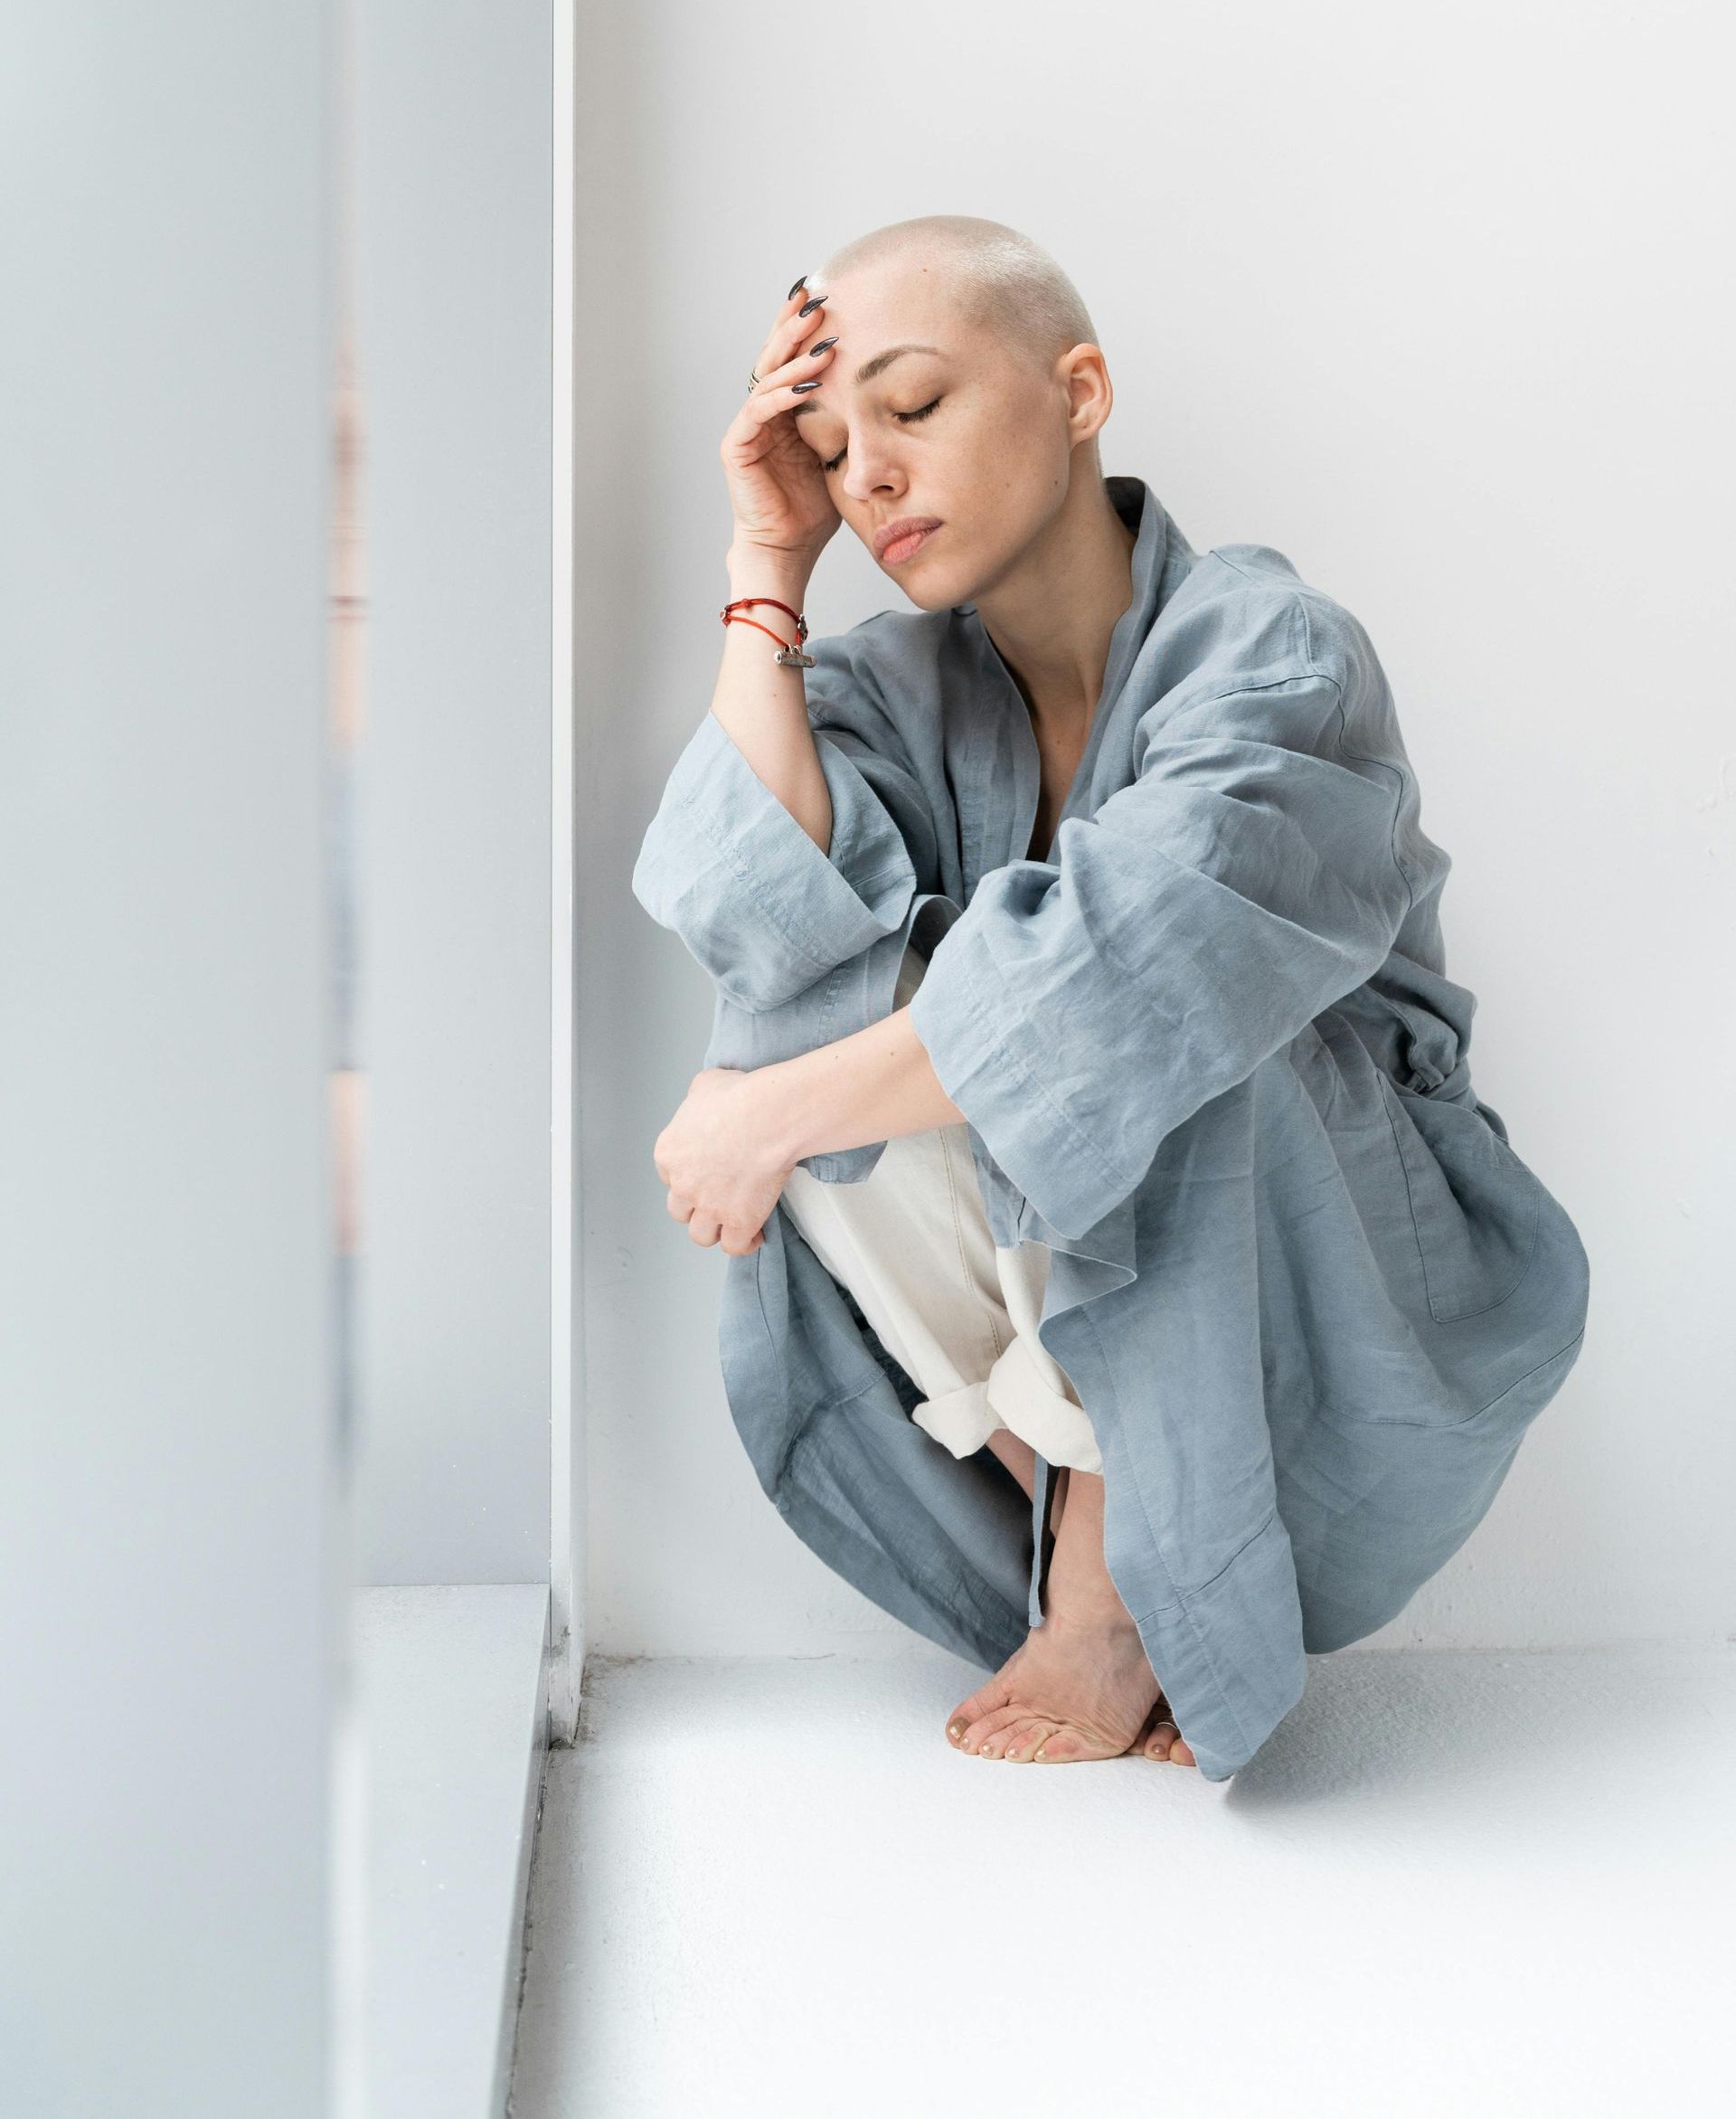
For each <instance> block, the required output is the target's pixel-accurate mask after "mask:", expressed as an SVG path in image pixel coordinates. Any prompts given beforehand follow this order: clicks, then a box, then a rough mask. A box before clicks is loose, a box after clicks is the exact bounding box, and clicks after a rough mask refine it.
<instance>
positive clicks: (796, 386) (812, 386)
mask: <svg viewBox="0 0 1736 2119" xmlns="http://www.w3.org/2000/svg"><path fill="white" fill-rule="evenodd" d="M825 381H826V377H825V376H824V375H816V376H815V378H814V380H813V381H812V382H811V383H791V384H790V386H789V387H790V388H791V389H792V390H817V389H818V388H819V386H820V384H821V383H824V382H825Z"/></svg>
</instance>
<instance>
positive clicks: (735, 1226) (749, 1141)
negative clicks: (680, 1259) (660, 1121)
mask: <svg viewBox="0 0 1736 2119" xmlns="http://www.w3.org/2000/svg"><path fill="white" fill-rule="evenodd" d="M765 1112H766V1100H765V1097H764V1094H763V1092H762V1090H761V1089H760V1086H759V1085H758V1084H757V1083H756V1080H755V1074H754V1071H752V1070H746V1069H743V1068H741V1067H706V1068H705V1069H704V1070H703V1072H702V1073H700V1074H695V1075H694V1076H693V1081H692V1083H690V1084H689V1086H688V1090H687V1094H686V1095H685V1097H684V1099H683V1100H682V1103H681V1107H680V1109H679V1110H678V1111H677V1112H675V1116H674V1118H672V1119H671V1120H670V1121H669V1123H668V1124H667V1125H666V1126H665V1128H664V1129H663V1130H662V1132H661V1133H659V1134H658V1135H657V1138H656V1141H655V1143H654V1144H653V1146H652V1149H651V1156H652V1160H653V1161H654V1162H655V1163H656V1166H657V1175H658V1176H659V1177H660V1178H662V1179H663V1181H664V1183H665V1185H667V1186H668V1187H669V1202H668V1204H669V1212H670V1213H671V1214H672V1215H673V1216H675V1219H676V1220H677V1221H684V1222H685V1223H686V1224H687V1234H688V1235H690V1236H691V1237H692V1238H693V1242H694V1243H695V1244H716V1243H718V1242H720V1241H721V1242H722V1246H723V1249H724V1250H725V1251H726V1252H727V1253H729V1255H730V1256H731V1258H743V1257H746V1256H747V1255H748V1253H750V1252H753V1251H757V1250H759V1248H760V1245H761V1244H763V1243H764V1242H765V1240H766V1239H765V1225H766V1224H767V1222H768V1221H769V1220H770V1218H771V1211H772V1209H773V1207H775V1206H777V1204H778V1195H779V1194H780V1193H781V1192H782V1191H783V1188H784V1186H785V1183H786V1182H787V1181H788V1177H789V1173H790V1171H791V1170H793V1169H794V1168H795V1167H796V1164H795V1162H794V1161H788V1160H786V1159H784V1157H783V1155H782V1153H781V1152H780V1150H779V1149H778V1148H777V1147H775V1146H774V1145H773V1143H772V1141H771V1140H770V1137H769V1127H768V1125H767V1123H766V1118H765Z"/></svg>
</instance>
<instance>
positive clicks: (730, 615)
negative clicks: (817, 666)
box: [717, 596, 814, 669]
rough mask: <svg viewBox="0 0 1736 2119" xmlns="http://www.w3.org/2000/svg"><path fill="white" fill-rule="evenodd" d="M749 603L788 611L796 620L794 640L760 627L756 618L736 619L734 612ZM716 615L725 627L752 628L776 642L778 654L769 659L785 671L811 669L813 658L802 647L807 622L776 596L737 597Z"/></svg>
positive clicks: (798, 612) (805, 637) (797, 611)
mask: <svg viewBox="0 0 1736 2119" xmlns="http://www.w3.org/2000/svg"><path fill="white" fill-rule="evenodd" d="M750 603H770V604H774V605H776V607H777V609H778V610H783V611H788V614H789V616H790V617H791V618H793V619H794V620H796V638H795V639H793V640H786V639H783V638H782V636H781V635H780V634H778V633H774V632H773V631H772V629H771V628H770V627H769V626H762V625H761V624H760V620H758V619H757V618H738V617H736V615H735V614H736V612H737V611H739V610H741V609H742V608H743V607H744V606H745V605H747V604H750ZM717 615H718V616H719V618H721V619H722V620H723V623H724V624H725V625H731V624H733V625H739V626H752V627H753V629H755V631H756V632H761V633H763V634H764V635H765V636H766V638H767V639H769V640H776V641H777V642H778V652H777V654H775V655H774V656H773V657H772V658H771V659H772V660H773V661H774V662H781V663H782V664H783V665H784V667H785V668H786V669H812V668H813V667H814V657H812V656H811V655H809V654H807V652H806V651H805V650H804V648H803V647H802V642H803V641H804V640H806V639H807V620H806V619H805V618H804V617H803V616H802V614H801V612H800V611H799V610H790V609H789V606H788V603H780V602H778V599H777V597H776V596H738V597H737V598H736V600H735V601H734V602H733V603H726V604H725V605H724V606H723V608H722V610H720V611H719V612H718V614H717Z"/></svg>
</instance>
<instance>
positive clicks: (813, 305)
mask: <svg viewBox="0 0 1736 2119" xmlns="http://www.w3.org/2000/svg"><path fill="white" fill-rule="evenodd" d="M825 299H826V297H825V296H824V295H823V294H816V296H815V297H814V299H813V300H812V301H811V302H804V303H803V304H802V306H801V307H800V308H799V309H797V312H796V314H797V316H798V317H806V316H807V314H808V312H809V311H810V310H813V309H817V308H818V307H819V306H820V304H821V303H822V302H823V301H824V300H825Z"/></svg>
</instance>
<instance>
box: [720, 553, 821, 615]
mask: <svg viewBox="0 0 1736 2119" xmlns="http://www.w3.org/2000/svg"><path fill="white" fill-rule="evenodd" d="M723 564H724V569H725V571H726V572H727V573H728V574H729V577H730V588H731V591H732V596H731V601H733V598H734V597H735V596H777V597H779V598H781V599H782V601H784V602H786V603H788V604H789V605H790V606H791V607H792V609H794V610H800V609H801V608H802V599H803V598H804V597H805V596H806V595H807V585H808V583H809V582H810V581H812V580H813V578H814V566H813V563H812V561H810V560H804V559H802V558H800V557H799V556H797V554H796V553H782V552H774V551H772V550H771V549H770V547H769V546H768V545H763V544H762V545H745V546H743V545H738V544H731V546H730V549H729V550H728V552H726V553H724V555H723Z"/></svg>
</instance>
